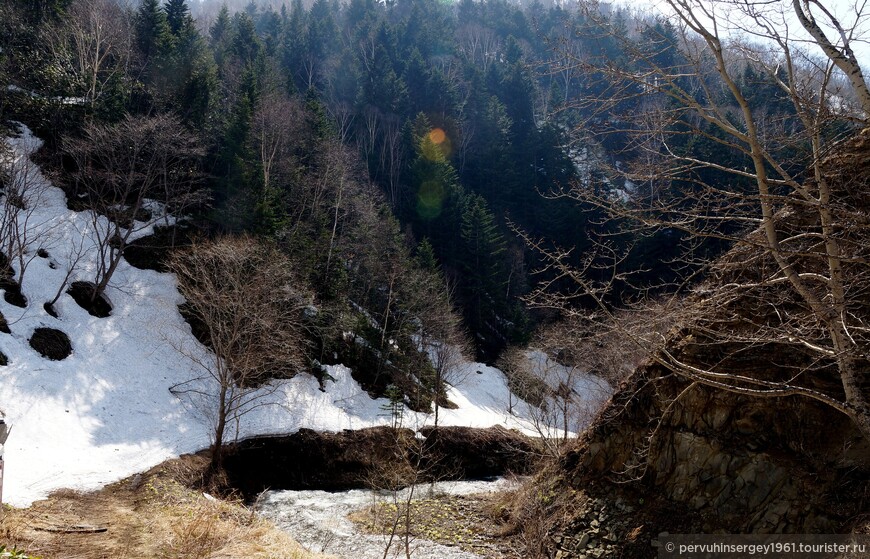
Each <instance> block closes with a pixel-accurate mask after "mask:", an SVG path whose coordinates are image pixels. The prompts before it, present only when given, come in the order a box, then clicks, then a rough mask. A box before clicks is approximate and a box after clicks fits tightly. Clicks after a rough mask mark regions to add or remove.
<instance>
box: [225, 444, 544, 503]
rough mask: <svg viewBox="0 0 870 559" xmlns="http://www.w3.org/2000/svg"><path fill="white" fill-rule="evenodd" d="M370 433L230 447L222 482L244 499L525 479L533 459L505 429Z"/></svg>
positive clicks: (531, 448)
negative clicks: (399, 484)
mask: <svg viewBox="0 0 870 559" xmlns="http://www.w3.org/2000/svg"><path fill="white" fill-rule="evenodd" d="M420 434H421V435H422V436H420V435H416V434H415V433H414V432H413V431H411V430H410V429H399V430H394V429H391V428H389V427H372V428H368V429H359V430H355V431H350V430H346V431H341V432H338V433H324V432H317V431H312V430H310V429H300V430H299V431H298V432H296V433H294V434H293V435H287V436H279V437H257V438H251V439H247V440H244V441H241V442H239V443H237V444H235V445H231V446H230V447H229V448H228V452H227V456H226V458H225V460H224V467H225V469H226V474H227V481H228V483H229V485H230V486H232V487H233V488H235V489H237V490H239V491H240V492H241V493H242V494H243V495H245V497H246V498H252V497H254V496H256V495H257V494H259V493H260V492H262V491H263V490H266V489H320V490H325V491H340V490H345V489H355V488H363V487H379V486H380V485H381V484H382V483H385V482H384V478H385V477H392V478H394V479H400V480H403V481H419V482H422V481H428V480H433V479H437V480H446V479H451V480H457V479H479V478H485V477H491V476H499V475H505V474H509V473H514V474H526V473H528V472H530V471H531V469H532V467H533V465H534V463H535V462H536V460H537V457H538V456H539V455H538V452H537V450H536V448H535V446H534V441H533V440H532V439H529V438H528V437H525V436H523V435H521V434H519V433H517V432H516V431H510V430H508V429H504V428H502V427H492V428H488V429H472V428H468V427H439V428H437V429H434V428H425V429H422V430H421V432H420Z"/></svg>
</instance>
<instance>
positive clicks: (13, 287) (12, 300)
mask: <svg viewBox="0 0 870 559" xmlns="http://www.w3.org/2000/svg"><path fill="white" fill-rule="evenodd" d="M0 289H2V290H3V299H4V300H5V301H6V302H7V303H9V304H10V305H15V306H16V307H20V308H22V309H23V308H26V307H27V297H25V296H24V293H22V292H21V286H20V285H19V284H18V282H17V281H15V280H14V279H12V278H8V277H4V278H2V279H0Z"/></svg>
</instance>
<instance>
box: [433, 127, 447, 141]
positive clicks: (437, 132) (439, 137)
mask: <svg viewBox="0 0 870 559" xmlns="http://www.w3.org/2000/svg"><path fill="white" fill-rule="evenodd" d="M429 139H430V140H431V141H432V143H433V144H443V143H444V140H446V139H447V134H445V133H444V130H441V129H440V128H433V129H432V131H431V132H429Z"/></svg>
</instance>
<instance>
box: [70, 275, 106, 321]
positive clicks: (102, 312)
mask: <svg viewBox="0 0 870 559" xmlns="http://www.w3.org/2000/svg"><path fill="white" fill-rule="evenodd" d="M96 288H97V287H96V286H95V285H94V284H93V283H91V282H89V281H76V282H73V283H72V285H70V287H69V289H67V291H66V292H67V293H68V294H69V295H70V297H72V298H73V300H75V302H76V303H78V305H79V306H80V307H81V308H83V309H85V310H86V311H88V314H89V315H91V316H95V317H97V318H106V317H107V316H109V315H111V314H112V303H110V302H109V299H108V298H106V296H105V295H104V294H102V293H100V294H99V295H97V296H96V297H95V296H94V290H95V289H96Z"/></svg>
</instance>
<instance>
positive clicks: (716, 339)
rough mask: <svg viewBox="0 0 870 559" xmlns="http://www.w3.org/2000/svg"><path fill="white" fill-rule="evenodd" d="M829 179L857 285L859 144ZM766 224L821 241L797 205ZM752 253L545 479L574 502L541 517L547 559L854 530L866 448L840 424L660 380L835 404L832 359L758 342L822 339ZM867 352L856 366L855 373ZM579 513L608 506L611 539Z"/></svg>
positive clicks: (739, 250)
mask: <svg viewBox="0 0 870 559" xmlns="http://www.w3.org/2000/svg"><path fill="white" fill-rule="evenodd" d="M828 168H829V169H830V173H829V174H828V176H827V177H826V178H827V179H828V180H829V181H833V182H836V187H837V188H838V190H839V192H838V194H839V198H838V199H839V200H840V203H841V205H842V207H843V208H846V209H847V210H848V212H850V213H849V215H850V216H853V220H852V222H849V223H846V222H845V221H842V222H841V224H842V225H843V227H842V231H841V232H840V233H838V234H839V235H841V236H842V239H843V246H847V247H849V250H850V251H852V252H851V253H850V254H851V256H853V257H854V260H853V262H854V264H850V265H851V266H852V268H850V269H849V270H846V274H854V278H857V279H855V281H865V284H866V276H867V271H868V270H867V264H866V262H865V261H864V260H862V258H863V256H861V254H863V253H866V251H867V247H870V235H868V228H867V227H866V224H867V219H866V218H861V216H862V215H866V210H867V209H868V208H870V137H867V135H862V136H860V137H858V138H856V139H854V140H852V141H851V142H850V143H848V144H845V145H842V146H840V149H838V150H837V153H836V155H835V156H834V157H832V158H831V159H830V160H829V162H828ZM778 219H779V221H778V224H777V227H778V228H780V229H781V230H783V231H784V232H788V231H789V230H791V231H798V230H805V231H814V230H816V229H818V224H817V223H816V222H815V221H814V217H813V213H812V211H809V210H807V209H806V208H805V207H803V206H801V204H800V203H795V204H788V205H786V206H785V207H784V208H783V209H782V210H781V212H780V214H779V218H778ZM862 219H863V221H862ZM803 237H808V238H813V236H812V235H808V236H805V235H801V236H795V237H794V238H795V239H797V240H796V241H795V243H799V242H803V240H802V239H803ZM752 240H753V239H752V236H750V237H749V241H750V242H749V243H746V244H743V245H741V246H739V247H736V248H735V249H733V250H732V251H730V252H729V253H728V254H726V255H725V256H724V257H723V258H722V259H721V260H720V261H719V262H718V263H717V265H716V266H715V267H714V269H713V271H712V273H711V276H710V279H709V280H708V282H707V283H706V284H705V285H704V286H702V287H701V288H700V289H699V290H698V291H697V292H696V293H695V294H694V295H693V296H692V297H691V299H690V300H689V301H687V303H686V305H687V312H686V313H685V314H684V315H683V317H684V318H683V320H682V321H681V322H680V323H679V324H677V325H676V326H675V327H674V329H673V330H672V331H671V332H670V333H669V335H668V343H667V344H666V349H665V352H666V355H665V354H659V355H657V356H654V357H653V358H651V359H650V360H649V361H648V362H647V363H646V364H645V365H644V366H642V367H641V368H639V369H638V370H637V371H636V372H635V373H634V374H633V375H632V376H631V377H630V378H629V379H628V380H627V381H626V382H625V383H624V384H623V386H621V387H620V389H619V390H618V392H617V393H616V395H615V396H614V397H613V399H612V401H611V402H610V403H609V405H608V406H607V408H606V409H605V411H604V412H603V414H602V416H601V417H600V418H599V419H598V420H597V421H596V422H595V424H594V425H593V426H592V427H591V428H590V430H589V431H588V432H587V433H586V435H585V436H584V437H583V439H582V440H581V441H580V442H579V444H578V445H577V446H576V447H575V448H574V449H572V450H571V451H569V452H567V453H566V454H564V455H563V456H562V458H561V461H560V464H559V467H558V468H556V469H554V470H553V471H551V472H550V474H549V475H550V477H551V478H556V479H557V481H556V482H555V483H556V485H557V487H558V488H557V489H556V490H555V491H556V493H559V492H562V493H564V492H565V491H566V489H567V490H571V491H577V492H581V493H578V495H582V496H581V497H577V498H574V499H565V500H563V501H562V502H560V503H559V504H558V508H559V510H558V514H556V513H553V507H550V512H551V513H553V514H551V516H550V518H551V519H552V520H551V522H550V524H549V526H548V532H549V534H550V536H551V540H552V541H551V542H550V544H549V550H550V553H551V555H552V556H556V557H560V558H569V557H571V558H573V557H584V556H588V557H598V556H605V555H606V556H611V555H614V556H627V557H635V556H636V557H646V556H654V555H655V551H654V549H653V548H652V547H651V545H650V543H651V542H652V541H653V540H654V539H655V537H656V534H657V533H658V532H660V531H670V532H678V531H688V532H692V531H704V532H713V531H720V530H724V531H730V532H759V533H780V532H786V533H788V532H791V533H819V532H822V533H830V532H842V531H850V530H852V529H854V528H855V526H856V524H861V523H862V522H863V523H864V524H866V523H867V518H870V505H868V504H867V503H868V501H867V498H868V497H870V484H868V483H867V482H868V480H870V445H868V441H867V440H866V439H864V437H862V436H861V434H860V433H859V431H858V430H857V429H856V427H855V426H854V424H853V423H852V422H851V420H850V418H849V417H848V416H847V415H845V414H844V413H842V412H840V411H837V410H836V409H834V408H833V407H831V406H828V405H825V404H823V403H820V402H818V401H816V400H813V399H810V398H807V397H804V396H794V395H792V396H784V397H775V398H772V397H763V398H762V397H752V396H747V395H744V394H738V393H735V392H729V391H725V390H722V389H719V388H711V387H710V386H706V385H704V384H702V383H694V382H692V379H691V378H687V376H686V375H681V374H676V373H675V369H674V367H673V366H669V365H670V364H673V363H675V362H677V363H682V364H684V365H688V366H689V367H697V368H699V369H704V370H708V371H715V372H717V373H722V374H731V375H742V376H745V377H747V378H752V379H759V380H762V381H774V382H782V381H785V380H788V381H789V382H792V383H794V384H798V385H800V386H802V387H806V388H808V389H811V390H814V391H817V392H819V393H821V394H825V395H829V396H831V397H833V398H836V399H840V400H842V399H843V398H844V396H843V388H842V383H841V381H840V378H839V376H838V369H837V367H836V366H835V364H834V361H833V359H828V360H826V359H824V358H821V359H820V358H819V356H818V353H819V352H816V351H811V350H806V348H804V349H802V348H801V347H800V345H801V344H799V343H794V342H793V340H789V337H788V336H787V335H783V336H780V337H777V336H775V335H771V333H775V332H776V331H777V329H778V328H779V329H782V330H783V331H787V330H786V329H788V328H797V327H800V328H804V330H803V331H805V332H811V328H813V327H815V328H819V326H818V325H815V326H814V325H813V324H811V321H812V315H809V314H808V313H807V311H806V310H805V309H803V308H802V304H801V303H800V301H799V300H797V298H796V297H795V296H794V295H789V293H788V292H787V291H786V288H787V286H785V284H784V282H783V283H775V282H767V281H766V278H769V277H770V276H769V271H770V270H771V269H772V268H771V266H773V263H772V262H771V260H770V258H769V255H767V254H765V253H764V252H763V251H762V250H761V249H759V248H758V246H760V245H761V244H763V243H761V242H759V243H753V242H751V241H752ZM793 248H794V250H795V254H806V255H807V256H805V257H801V258H804V259H805V260H803V261H798V264H797V266H798V267H799V270H804V271H806V272H808V273H810V272H812V271H813V270H814V268H813V267H814V266H818V261H819V260H820V259H817V258H816V257H815V256H813V253H812V251H814V250H817V248H816V247H814V246H812V245H811V244H808V245H806V246H802V245H797V244H796V245H795V246H794V247H793ZM862 278H863V279H862ZM865 284H860V285H865ZM735 285H739V286H740V289H741V290H740V291H737V290H735V289H734V286H735ZM747 285H749V286H753V287H751V288H748V289H747V288H746V287H745V286H747ZM849 285H850V286H852V287H855V286H856V285H857V284H855V283H852V284H849ZM728 290H731V291H728ZM723 293H724V294H725V296H723ZM849 304H850V311H849V312H851V313H854V314H855V317H856V320H860V321H864V320H865V319H868V318H870V293H868V290H867V289H863V288H862V289H858V288H854V289H852V290H851V291H850V300H849ZM801 313H803V314H801ZM806 317H809V318H806ZM820 339H823V338H821V337H820ZM809 341H812V339H811V338H809ZM865 342H866V340H860V339H859V340H858V342H857V345H858V346H859V347H865V346H864V345H863V344H865ZM864 353H865V354H864V355H863V356H859V357H858V360H859V362H860V364H861V367H863V368H864V369H866V368H867V367H868V362H867V357H866V352H864ZM541 483H543V481H542V482H541ZM547 483H552V481H551V480H547ZM626 500H628V501H626ZM632 500H633V502H634V503H635V506H636V507H637V510H633V511H632V512H631V513H626V512H624V511H623V512H619V509H618V506H617V503H618V502H620V501H623V502H632ZM578 501H579V502H582V503H583V504H582V506H580V505H578ZM588 502H592V503H596V502H597V503H599V505H597V508H598V509H601V508H602V507H603V508H608V507H609V510H610V511H611V512H610V522H611V526H610V529H609V530H605V528H606V527H605V526H603V523H602V522H601V520H598V525H596V526H595V527H593V526H592V522H591V520H590V518H593V519H595V514H593V513H590V512H589V511H590V510H594V509H595V506H592V505H587V503H588ZM639 502H642V503H643V504H642V505H638V503H639ZM572 507H574V508H577V510H572ZM590 507H591V508H590ZM578 511H579V512H578ZM653 511H656V512H655V513H654V512H653ZM663 511H664V512H663ZM590 514H591V516H590ZM593 528H594V529H595V530H597V532H595V531H592V529H593ZM602 530H604V531H605V532H606V533H616V534H620V532H626V533H633V534H634V536H633V537H632V538H625V539H623V540H622V542H621V543H620V544H619V545H616V544H615V543H612V542H611V543H607V540H605V539H603V537H599V534H600V532H601V531H602ZM596 538H597V540H596ZM591 541H596V542H597V543H596V545H594V546H591V545H590V543H589V542H591ZM632 542H640V543H637V544H636V545H635V544H633V543H632ZM602 545H603V547H602ZM608 545H610V547H608ZM593 551H594V553H593Z"/></svg>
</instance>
